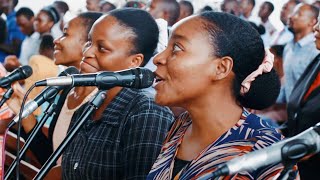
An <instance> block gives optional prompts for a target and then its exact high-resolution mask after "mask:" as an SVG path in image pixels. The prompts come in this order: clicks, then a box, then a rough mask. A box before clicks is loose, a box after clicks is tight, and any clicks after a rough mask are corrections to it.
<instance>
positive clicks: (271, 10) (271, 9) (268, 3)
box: [264, 1, 274, 14]
mask: <svg viewBox="0 0 320 180" xmlns="http://www.w3.org/2000/svg"><path fill="white" fill-rule="evenodd" d="M264 3H265V4H266V5H268V8H269V11H270V14H271V13H272V12H273V10H274V6H273V4H272V3H271V2H269V1H265V2H264Z"/></svg>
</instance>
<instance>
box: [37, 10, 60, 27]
mask: <svg viewBox="0 0 320 180" xmlns="http://www.w3.org/2000/svg"><path fill="white" fill-rule="evenodd" d="M40 11H42V12H44V13H46V14H48V16H49V18H50V20H51V21H53V22H54V24H55V23H57V22H59V20H60V15H59V13H58V11H57V10H56V8H54V7H53V6H47V7H44V8H42V9H41V10H40Z"/></svg>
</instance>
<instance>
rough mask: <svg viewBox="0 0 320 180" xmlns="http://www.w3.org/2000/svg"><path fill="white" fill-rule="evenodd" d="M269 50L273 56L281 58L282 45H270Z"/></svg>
mask: <svg viewBox="0 0 320 180" xmlns="http://www.w3.org/2000/svg"><path fill="white" fill-rule="evenodd" d="M270 49H272V50H273V51H274V53H275V56H279V57H282V56H283V50H284V45H272V46H271V47H270Z"/></svg>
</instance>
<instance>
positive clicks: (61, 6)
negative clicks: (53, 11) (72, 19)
mask: <svg viewBox="0 0 320 180" xmlns="http://www.w3.org/2000/svg"><path fill="white" fill-rule="evenodd" d="M53 4H56V7H57V10H58V11H61V12H62V13H63V14H65V13H66V12H67V11H69V6H68V4H67V3H66V2H64V1H55V2H53Z"/></svg>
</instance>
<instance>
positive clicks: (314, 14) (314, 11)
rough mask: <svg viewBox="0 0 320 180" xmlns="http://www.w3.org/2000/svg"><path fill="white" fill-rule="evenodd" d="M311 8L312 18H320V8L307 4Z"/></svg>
mask: <svg viewBox="0 0 320 180" xmlns="http://www.w3.org/2000/svg"><path fill="white" fill-rule="evenodd" d="M307 5H308V6H309V7H310V10H311V14H312V17H313V18H315V19H317V18H318V16H319V8H317V7H316V6H314V5H310V4H307Z"/></svg>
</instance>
